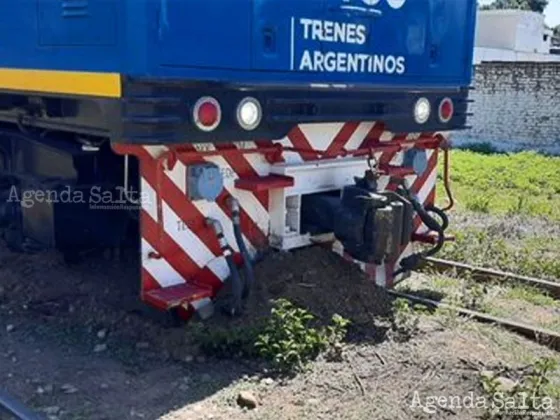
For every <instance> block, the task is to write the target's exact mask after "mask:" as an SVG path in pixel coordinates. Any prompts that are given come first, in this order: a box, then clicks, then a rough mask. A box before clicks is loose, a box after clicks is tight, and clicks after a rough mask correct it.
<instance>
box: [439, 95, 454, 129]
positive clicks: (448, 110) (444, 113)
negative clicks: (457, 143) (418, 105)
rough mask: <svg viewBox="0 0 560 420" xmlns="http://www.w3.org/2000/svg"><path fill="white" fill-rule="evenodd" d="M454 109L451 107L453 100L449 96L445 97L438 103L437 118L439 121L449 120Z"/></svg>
mask: <svg viewBox="0 0 560 420" xmlns="http://www.w3.org/2000/svg"><path fill="white" fill-rule="evenodd" d="M454 111H455V109H454V107H453V101H452V100H451V99H449V98H445V99H444V100H443V101H441V103H440V104H439V119H440V121H441V122H444V123H446V122H449V121H450V120H451V118H453V112H454Z"/></svg>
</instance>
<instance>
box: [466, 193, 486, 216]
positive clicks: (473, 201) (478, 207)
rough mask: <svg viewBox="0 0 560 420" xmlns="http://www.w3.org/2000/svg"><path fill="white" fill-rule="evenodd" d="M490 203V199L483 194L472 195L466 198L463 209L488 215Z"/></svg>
mask: <svg viewBox="0 0 560 420" xmlns="http://www.w3.org/2000/svg"><path fill="white" fill-rule="evenodd" d="M491 202H492V199H491V197H490V196H488V195H485V193H484V192H482V193H480V194H473V195H472V196H470V197H468V198H467V200H466V202H465V207H466V208H467V210H470V211H474V212H477V213H489V212H490V204H491Z"/></svg>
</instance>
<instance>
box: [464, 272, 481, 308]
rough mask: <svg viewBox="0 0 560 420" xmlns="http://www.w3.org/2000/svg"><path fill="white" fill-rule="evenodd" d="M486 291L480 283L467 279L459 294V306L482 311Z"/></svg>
mask: <svg viewBox="0 0 560 420" xmlns="http://www.w3.org/2000/svg"><path fill="white" fill-rule="evenodd" d="M485 297H486V289H485V287H484V285H482V284H481V283H477V282H476V281H474V280H472V279H467V280H466V281H465V284H464V286H463V290H462V293H461V306H463V307H464V308H467V309H472V310H475V311H476V310H482V309H484V304H485V301H484V299H485Z"/></svg>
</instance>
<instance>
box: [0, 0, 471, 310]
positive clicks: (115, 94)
mask: <svg viewBox="0 0 560 420" xmlns="http://www.w3.org/2000/svg"><path fill="white" fill-rule="evenodd" d="M0 12H1V13H0V20H3V21H2V24H1V25H0V43H1V45H0V121H1V131H0V154H1V158H2V159H0V164H1V166H0V181H1V184H0V195H2V196H3V197H4V200H3V202H2V203H1V204H0V223H2V224H3V225H4V226H5V229H6V232H7V233H6V234H5V237H6V239H7V240H8V243H9V244H10V246H11V247H12V248H14V249H16V250H20V251H31V250H34V249H42V248H46V247H55V248H57V249H60V250H61V251H62V252H65V253H66V254H68V255H74V254H76V253H79V252H80V251H81V250H83V249H91V248H96V247H118V246H120V245H121V244H122V243H123V241H125V240H126V238H127V237H129V236H130V235H131V232H132V233H137V234H138V236H139V238H138V239H139V242H140V249H141V252H140V255H141V257H140V259H141V286H142V287H141V295H142V298H143V299H144V300H145V301H146V302H148V303H149V304H151V305H153V306H156V307H157V308H160V309H163V310H179V311H180V312H182V313H183V314H184V315H189V314H192V313H193V311H195V310H197V311H198V312H199V314H201V315H203V316H206V315H208V314H209V313H211V309H212V302H213V301H214V299H215V297H216V295H217V292H218V291H219V290H220V289H221V288H222V286H223V284H224V282H231V285H232V290H233V292H232V294H233V297H232V303H231V305H230V309H231V311H232V312H237V311H239V310H240V309H241V307H242V301H243V299H244V298H246V296H247V294H248V293H249V292H250V289H251V286H252V284H253V283H254V281H255V279H254V275H253V264H254V263H255V260H257V259H258V258H259V257H260V256H262V255H264V254H265V252H266V250H267V249H269V248H276V249H280V250H291V249H296V248H299V247H303V246H309V245H311V244H317V243H322V244H324V245H325V246H328V247H330V248H332V249H333V250H335V251H336V252H338V253H339V254H341V255H342V256H343V257H344V258H345V259H347V260H350V261H352V262H355V263H357V264H359V265H360V266H361V268H362V269H363V270H364V271H365V272H367V273H368V274H369V275H370V276H371V277H372V278H373V279H374V281H375V282H376V283H377V284H379V285H382V286H387V287H390V286H392V285H393V284H394V283H395V282H396V281H398V280H400V279H401V278H403V277H404V276H405V275H406V273H407V272H408V271H409V270H410V269H412V268H414V266H415V265H416V264H417V263H418V262H419V261H420V259H421V258H422V257H423V256H426V255H431V254H432V253H435V252H437V250H439V249H440V248H441V246H442V245H443V240H444V230H445V227H446V224H447V222H446V217H445V214H444V213H443V212H442V211H441V210H440V209H438V208H437V207H435V205H434V197H435V182H436V163H437V157H438V152H439V150H440V149H441V148H442V147H444V146H445V133H446V132H448V131H450V130H457V129H461V128H464V127H465V124H466V117H467V103H468V99H467V97H468V89H469V84H470V79H471V68H472V66H471V62H472V50H473V38H474V22H475V13H476V2H475V1H474V0H457V1H453V2H451V1H446V0H306V1H302V0H298V1H296V0H283V1H281V0H204V1H202V0H158V1H155V0H37V1H23V2H17V4H14V3H13V2H7V1H4V2H0ZM15 33H18V36H14V34H15ZM78 193H79V194H78ZM63 196H64V197H68V198H67V199H66V200H62V197H63ZM25 197H27V198H28V200H24V199H23V198H25ZM419 243H424V244H431V245H432V248H430V249H428V250H425V249H424V250H415V248H416V246H417V245H418V244H419Z"/></svg>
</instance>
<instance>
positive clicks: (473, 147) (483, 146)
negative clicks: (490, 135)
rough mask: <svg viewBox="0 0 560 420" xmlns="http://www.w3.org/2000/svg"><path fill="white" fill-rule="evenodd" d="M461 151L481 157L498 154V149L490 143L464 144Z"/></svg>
mask: <svg viewBox="0 0 560 420" xmlns="http://www.w3.org/2000/svg"><path fill="white" fill-rule="evenodd" d="M461 150H469V151H471V152H475V153H480V154H482V155H492V154H494V153H498V149H496V148H495V147H494V146H493V145H492V143H490V142H482V143H466V144H464V145H462V146H461Z"/></svg>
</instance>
